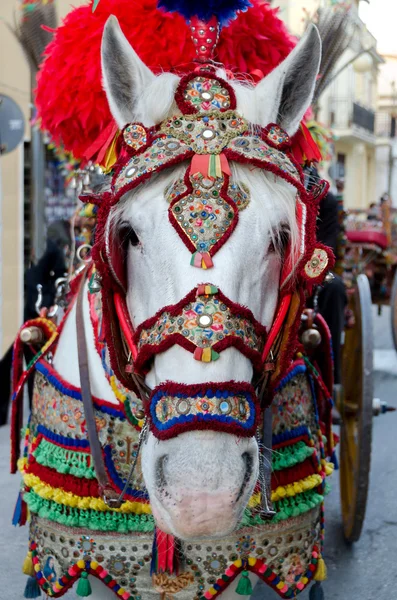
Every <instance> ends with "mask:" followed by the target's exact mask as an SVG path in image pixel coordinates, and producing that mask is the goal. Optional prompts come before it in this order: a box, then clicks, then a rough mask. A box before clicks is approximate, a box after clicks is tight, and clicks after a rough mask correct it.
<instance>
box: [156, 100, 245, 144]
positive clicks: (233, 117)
mask: <svg viewBox="0 0 397 600" xmlns="http://www.w3.org/2000/svg"><path fill="white" fill-rule="evenodd" d="M247 130H248V123H247V121H246V120H245V119H244V118H243V117H241V116H240V115H239V114H238V113H237V112H235V111H233V110H228V111H226V112H223V113H222V112H220V111H211V112H209V113H207V114H205V115H176V116H174V117H172V118H171V119H169V120H168V121H165V122H164V123H163V124H162V125H161V131H162V132H163V133H165V134H166V135H171V136H173V137H175V138H177V139H179V140H181V141H183V142H185V144H186V145H188V146H190V147H191V148H193V151H194V152H195V153H196V154H220V153H221V152H222V150H223V148H226V146H227V145H228V144H229V142H230V141H231V140H233V139H234V138H236V137H239V136H241V135H242V134H243V133H244V132H245V131H247Z"/></svg>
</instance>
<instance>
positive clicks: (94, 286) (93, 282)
mask: <svg viewBox="0 0 397 600" xmlns="http://www.w3.org/2000/svg"><path fill="white" fill-rule="evenodd" d="M101 289H102V278H101V276H100V275H99V273H98V271H94V273H93V274H92V276H91V278H90V281H89V283H88V291H89V292H90V294H96V293H97V292H100V291H101Z"/></svg>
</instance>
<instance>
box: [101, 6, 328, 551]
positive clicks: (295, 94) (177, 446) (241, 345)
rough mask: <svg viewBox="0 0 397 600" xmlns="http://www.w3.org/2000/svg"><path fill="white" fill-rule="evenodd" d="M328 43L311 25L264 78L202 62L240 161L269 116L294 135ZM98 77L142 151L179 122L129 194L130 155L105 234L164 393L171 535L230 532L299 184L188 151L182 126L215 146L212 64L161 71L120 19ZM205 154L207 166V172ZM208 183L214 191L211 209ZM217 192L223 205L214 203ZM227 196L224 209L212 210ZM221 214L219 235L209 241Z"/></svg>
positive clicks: (141, 359)
mask: <svg viewBox="0 0 397 600" xmlns="http://www.w3.org/2000/svg"><path fill="white" fill-rule="evenodd" d="M320 45H321V43H320V38H319V35H318V32H317V29H316V28H315V27H314V26H312V27H311V28H310V29H309V30H308V32H307V33H306V34H305V36H304V37H303V38H302V40H301V41H300V42H299V44H298V45H297V46H296V48H295V49H294V50H293V51H292V52H291V54H290V55H289V56H288V57H287V58H286V60H285V61H284V62H283V63H281V64H280V65H279V66H278V67H277V68H276V69H274V71H273V72H271V73H270V75H268V76H267V77H266V78H264V79H263V80H262V81H261V82H260V83H259V84H258V85H257V86H256V87H254V86H253V85H250V84H249V83H247V82H243V81H239V80H238V79H231V78H230V77H229V75H230V74H228V73H226V72H225V71H224V70H223V69H221V68H212V70H208V71H207V72H208V77H209V81H210V83H209V84H208V86H207V87H208V89H207V91H206V88H205V86H204V87H203V88H202V90H201V94H202V98H201V100H200V101H206V102H209V103H210V104H211V102H212V100H213V98H214V94H215V96H217V98H218V102H220V103H221V106H220V109H224V110H225V111H226V112H224V115H225V117H224V119H225V124H223V122H221V121H222V118H223V117H222V116H219V114H221V113H219V114H218V117H219V118H218V117H217V118H218V121H216V124H215V125H214V127H215V129H216V127H218V126H219V127H221V126H222V127H223V128H224V129H225V130H226V129H228V128H233V127H237V128H240V129H241V132H240V133H241V136H240V137H238V136H237V137H236V136H235V135H234V134H233V135H232V134H231V135H230V136H229V137H228V140H230V143H235V145H236V147H235V148H234V155H235V156H237V153H238V151H240V150H239V148H238V147H237V146H238V144H239V143H240V145H241V146H242V147H244V143H243V142H244V135H245V136H247V135H248V134H253V135H254V134H255V132H256V131H258V130H261V128H265V127H266V126H267V125H268V124H269V123H277V124H278V125H279V126H280V127H281V128H282V130H284V132H286V133H287V134H288V135H289V136H292V135H293V134H294V133H295V132H296V130H297V128H298V126H299V124H300V122H301V120H302V118H303V116H304V114H305V112H306V110H307V109H308V107H309V105H310V102H311V99H312V94H313V90H314V85H315V80H316V76H317V73H318V68H319V61H320V50H321V49H320ZM102 72H103V82H104V88H105V91H106V94H107V98H108V102H109V106H110V108H111V111H112V114H113V116H114V119H115V121H116V122H117V124H118V126H119V128H120V129H121V130H123V131H124V140H126V141H127V143H129V144H130V145H132V146H134V143H135V142H134V140H136V139H139V140H140V143H141V144H142V145H143V147H144V146H145V144H146V143H147V139H146V136H147V135H149V133H147V132H152V133H151V134H150V135H153V136H154V138H155V136H156V135H157V134H153V132H156V131H157V132H158V131H165V134H166V133H167V131H166V130H165V129H164V127H166V126H167V127H169V128H170V129H169V131H172V134H171V135H170V136H169V137H168V138H167V137H163V138H161V140H160V142H159V144H158V145H159V146H160V148H161V149H162V151H163V154H162V153H161V151H159V148H157V150H156V152H157V154H156V160H158V161H161V160H163V161H165V162H167V160H169V163H170V164H169V166H171V165H174V167H173V168H168V169H165V168H164V169H159V170H158V172H156V173H155V174H154V175H152V176H151V178H150V179H149V178H148V180H147V182H145V183H144V184H143V185H140V186H139V187H134V188H131V189H128V185H127V182H128V181H127V180H128V177H132V173H134V169H137V168H138V167H139V164H140V163H139V160H141V159H140V158H139V155H136V156H135V158H134V154H132V155H131V156H132V158H131V161H130V162H129V163H128V165H127V166H126V165H124V167H123V169H121V170H119V173H118V178H119V179H118V180H117V179H116V184H115V185H116V191H117V193H118V201H117V204H115V203H114V204H113V205H112V207H111V209H110V210H109V213H108V219H107V224H106V227H105V228H104V231H106V232H107V234H106V235H108V239H107V242H106V243H109V240H110V239H111V240H112V244H113V247H114V248H115V249H116V250H115V251H116V252H119V253H124V254H123V255H122V257H121V259H120V257H119V258H118V259H117V261H118V265H119V266H120V264H121V265H122V268H123V269H124V272H123V274H122V275H120V274H119V273H118V272H117V269H119V266H118V267H114V271H116V275H118V276H119V280H120V279H122V280H123V281H121V284H122V286H124V289H125V299H126V306H127V307H128V314H129V318H130V321H131V323H132V325H133V328H134V331H135V334H134V340H135V344H136V347H137V353H138V354H137V364H138V363H139V365H140V367H141V369H142V372H143V373H144V376H145V383H146V385H147V386H148V387H149V388H150V389H151V390H153V392H152V394H151V397H150V399H149V401H148V406H147V414H148V416H149V432H148V435H147V438H146V440H145V443H144V444H143V447H142V468H143V475H144V479H145V483H146V486H147V490H148V492H149V496H150V502H151V507H152V510H153V514H154V517H155V520H156V523H157V525H158V526H159V527H160V529H161V530H163V531H165V532H168V533H171V534H173V535H176V536H177V537H179V538H182V539H184V540H190V539H198V538H205V537H224V536H225V535H226V534H228V533H229V532H230V531H232V530H234V529H235V528H236V526H237V524H238V522H239V520H240V519H241V517H242V514H243V512H244V509H245V507H246V505H247V503H248V501H249V498H250V496H251V495H252V493H253V491H254V488H255V485H256V482H257V481H258V470H259V458H258V442H257V439H256V437H255V428H256V425H257V422H258V418H259V414H260V406H259V402H258V399H257V397H256V394H255V389H254V386H253V381H255V378H256V377H257V375H258V374H257V370H258V368H259V369H260V364H259V363H260V357H261V356H262V351H263V347H264V345H265V344H266V339H267V336H268V335H269V331H270V329H271V327H272V324H273V320H274V316H275V311H276V308H277V303H278V299H279V288H280V277H281V273H282V269H283V265H284V262H285V255H284V253H285V251H286V247H287V246H288V252H289V257H290V259H291V256H292V257H293V256H294V253H295V252H298V251H299V248H298V247H299V243H300V237H299V231H298V226H297V220H296V195H297V192H296V188H295V187H294V186H293V185H292V184H291V183H290V182H289V181H287V180H285V179H283V178H281V177H279V176H278V175H277V173H276V172H271V171H270V170H269V171H264V170H262V169H260V168H255V164H254V165H252V164H248V163H249V161H244V160H240V161H238V162H234V161H233V160H230V157H233V152H231V153H230V155H229V159H228V160H226V159H225V160H224V159H223V158H222V153H220V152H219V151H218V150H216V151H214V153H213V154H214V156H215V158H213V159H212V158H208V156H209V155H208V154H207V155H206V154H205V153H202V154H200V153H199V152H197V149H196V150H195V151H194V148H193V151H192V147H193V145H194V144H196V143H197V144H198V143H199V142H198V141H197V139H196V138H194V136H193V137H192V140H193V142H192V143H190V142H189V141H186V135H188V133H186V135H185V137H183V136H182V137H181V135H180V134H178V131H177V130H178V127H181V125H180V123H181V122H182V128H183V127H185V126H186V128H187V132H188V131H189V128H190V127H191V128H192V129H193V128H194V127H196V128H198V129H197V131H198V134H197V137H200V136H201V137H200V140H201V139H202V138H203V139H204V141H205V142H206V136H208V137H207V141H208V142H209V141H210V140H211V136H212V133H211V131H210V130H211V126H210V125H211V123H209V125H208V118H209V117H208V116H207V117H206V116H205V115H212V112H211V110H209V111H208V112H206V111H205V110H204V111H203V112H202V113H200V114H199V117H198V116H197V111H195V110H192V109H191V106H190V105H189V106H190V108H189V106H188V104H189V102H190V100H192V97H193V96H194V94H196V95H197V86H196V87H195V85H196V83H197V81H196V80H195V79H194V78H195V77H196V78H197V77H198V78H200V77H202V81H201V83H203V80H205V78H206V72H205V71H202V70H200V69H199V70H198V71H197V73H196V74H193V75H191V76H189V77H188V78H186V77H185V78H184V80H183V81H182V80H181V79H180V78H179V77H178V76H177V75H175V74H173V73H163V74H161V75H158V76H155V75H154V74H153V73H152V72H151V70H150V69H149V68H148V67H147V66H146V65H145V64H144V63H143V62H142V61H141V59H140V58H139V57H138V55H137V54H136V52H135V51H134V50H133V49H132V47H131V46H130V44H129V43H128V41H127V40H126V38H125V37H124V35H123V33H122V31H121V30H120V28H119V25H118V22H117V20H116V19H115V18H114V17H110V18H109V20H108V22H107V24H106V27H105V30H104V34H103V41H102ZM193 80H194V81H193ZM192 82H193V83H192ZM199 83H200V80H199ZM182 84H183V85H182ZM212 84H214V86H215V90H214V89H213V88H212V87H211V86H212ZM181 85H182V87H181ZM200 85H201V84H200ZM189 86H190V87H189ZM189 89H190V90H191V92H192V95H191V96H190V99H189V98H188V97H187V96H186V94H187V92H186V90H189ZM203 90H204V91H203ZM192 101H194V98H193V100H192ZM222 103H223V105H222ZM190 104H191V103H190ZM181 105H183V106H185V107H187V108H186V111H185V112H186V114H183V111H181ZM209 108H210V109H211V106H209ZM229 108H230V109H231V110H233V111H234V112H233V114H230V111H229V112H227V109H229ZM218 112H219V111H218ZM222 114H223V113H222ZM189 119H190V120H189ZM206 119H207V120H206ZM219 123H220V125H219ZM129 124H132V125H131V127H129ZM134 124H135V125H134ZM206 124H207V125H208V127H207V125H206ZM206 127H207V129H206ZM134 128H135V129H134ZM156 128H157V129H156ZM159 128H160V129H159ZM208 131H209V133H208ZM205 132H207V133H205ZM221 134H222V131H218V130H216V131H215V133H213V135H214V136H219V135H221ZM154 138H153V139H154ZM167 140H171V141H167ZM178 140H179V141H180V140H182V141H183V140H185V141H184V142H183V143H184V144H185V147H186V152H187V153H189V152H190V155H189V156H187V154H186V160H183V157H182V159H181V160H178V161H176V160H174V158H173V155H172V152H176V150H175V148H176V146H177V145H178V143H179V141H178ZM238 140H240V141H238ZM241 140H243V142H241ZM157 143H158V139H157V140H155V142H153V144H152V145H151V148H153V147H154V145H155V144H157ZM181 143H182V142H181ZM253 143H254V142H253ZM167 144H168V149H169V152H170V153H171V155H169V156H167ZM172 144H173V146H172ZM192 144H193V145H192ZM168 154H169V153H168ZM192 154H195V157H193V158H192ZM197 156H199V158H198V159H197ZM203 157H204V158H203ZM135 159H136V162H135V163H134V160H135ZM142 160H143V159H142ZM190 160H191V161H192V164H193V162H194V160H196V161H197V160H198V162H196V163H195V164H197V165H198V166H197V171H196V170H194V169H193V168H190V167H189V165H190V164H191V163H190V162H189V161H190ZM203 160H204V162H205V161H206V162H205V170H207V168H208V173H210V170H211V169H212V176H210V175H209V174H208V175H205V174H204V175H203ZM200 161H201V163H200ZM211 161H213V162H211ZM176 162H178V165H176ZM226 163H227V164H226ZM161 164H162V163H161ZM200 165H201V166H200ZM206 172H207V171H206ZM200 173H201V174H200ZM196 175H197V176H199V178H198V179H197V178H196V179H194V177H195V176H196ZM142 181H143V180H142ZM118 182H119V183H118ZM189 185H192V187H191V189H190V191H189ZM225 186H226V187H225ZM206 189H208V190H209V195H210V196H211V194H212V195H213V196H211V198H210V200H211V201H209V202H208V203H207V202H204V199H205V198H206V192H205V190H206ZM221 190H223V191H224V194H223V198H226V200H222V198H220V200H219V204H216V202H214V198H218V199H219V197H220V196H222V194H220V191H221ZM225 190H226V191H225ZM189 194H190V195H189ZM195 194H196V196H197V197H198V198H199V199H200V202H198V203H197V202H196V196H195ZM180 198H182V199H183V198H184V203H183V201H182V200H180ZM233 198H234V200H233ZM178 199H179V200H178ZM181 202H182V204H181ZM225 202H226V204H225ZM186 203H187V204H189V203H191V204H192V205H191V206H188V207H186ZM217 206H219V211H221V212H220V213H217V214H215V213H216V211H217V210H218V208H217ZM230 207H232V208H231V209H230ZM236 207H237V208H238V210H237V208H236ZM178 211H179V214H180V215H181V219H182V221H183V219H184V218H188V219H187V220H188V223H187V225H183V227H185V229H183V227H182V225H181V220H180V219H179V216H178ZM222 211H223V212H222ZM228 211H229V212H228ZM230 211H231V212H230ZM170 212H171V213H172V214H171V216H170ZM237 213H238V214H237ZM178 219H179V221H178ZM208 219H211V220H212V225H211V227H212V229H208V227H207V224H206V220H208ZM222 219H223V221H222ZM217 220H218V223H220V226H221V225H222V227H223V229H222V231H218V234H219V236H218V237H217V238H215V239H214V240H211V239H210V237H211V234H213V235H215V233H214V231H216V228H215V229H214V228H213V223H214V222H216V221H217ZM237 220H238V223H237ZM189 223H190V224H191V225H192V227H191V228H190V229H189ZM178 227H179V228H180V229H179V230H178ZM208 231H210V233H208ZM178 234H179V235H178ZM104 235H105V234H104ZM200 236H201V237H200ZM200 240H201V242H200ZM198 242H200V243H201V246H200V245H197V244H198ZM211 244H212V246H211ZM209 245H210V246H211V248H212V250H214V251H213V252H212V254H211V253H210V252H209V251H208V248H209ZM193 250H194V252H193V257H192V251H193ZM215 250H216V255H215ZM212 259H213V260H212ZM195 267H203V269H204V270H203V269H200V268H195ZM206 267H207V269H206ZM258 357H259V358H258ZM195 359H196V360H195ZM258 365H259V367H258Z"/></svg>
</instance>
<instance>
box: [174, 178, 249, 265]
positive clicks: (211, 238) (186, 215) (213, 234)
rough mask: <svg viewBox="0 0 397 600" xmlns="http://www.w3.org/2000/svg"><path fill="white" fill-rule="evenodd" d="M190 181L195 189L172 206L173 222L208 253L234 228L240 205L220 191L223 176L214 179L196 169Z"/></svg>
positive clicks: (196, 245) (199, 249)
mask: <svg viewBox="0 0 397 600" xmlns="http://www.w3.org/2000/svg"><path fill="white" fill-rule="evenodd" d="M191 181H192V184H193V192H192V193H191V194H189V195H188V196H184V197H182V198H181V199H180V200H178V199H176V200H174V201H173V203H172V204H171V206H170V212H171V213H172V215H173V219H172V222H173V223H176V225H177V227H178V228H180V230H181V232H183V234H184V235H186V236H187V237H188V239H189V241H190V243H191V244H192V245H193V247H194V249H195V251H196V252H199V253H201V254H204V253H209V252H210V251H211V250H212V249H213V248H214V247H215V245H216V244H219V242H220V241H222V238H223V237H224V236H225V234H227V233H228V232H229V230H230V229H231V228H232V225H233V224H234V220H235V219H236V215H237V207H236V205H235V204H234V203H233V202H232V201H230V200H229V201H228V200H227V199H225V198H224V197H222V195H221V189H222V186H223V177H217V178H215V179H214V178H209V177H206V176H204V175H202V174H201V173H196V174H195V175H192V177H191ZM192 249H193V248H192ZM193 263H194V260H193Z"/></svg>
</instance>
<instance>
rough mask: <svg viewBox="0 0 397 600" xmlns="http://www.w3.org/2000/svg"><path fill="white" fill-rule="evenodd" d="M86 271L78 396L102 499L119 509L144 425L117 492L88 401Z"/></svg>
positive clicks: (79, 322) (79, 319)
mask: <svg viewBox="0 0 397 600" xmlns="http://www.w3.org/2000/svg"><path fill="white" fill-rule="evenodd" d="M88 271H89V268H86V269H85V271H84V273H83V276H82V278H81V284H80V289H79V293H78V296H77V303H76V329H77V354H78V363H79V375H80V388H81V398H82V400H83V406H84V414H85V420H86V426H87V434H88V441H89V443H90V453H91V456H92V460H93V463H94V469H95V474H96V478H97V480H98V484H99V489H100V491H101V494H102V498H103V500H104V502H105V503H106V504H107V505H108V506H109V507H110V508H120V506H121V504H122V503H123V498H124V496H125V493H126V491H127V488H128V486H129V484H130V482H131V479H132V476H133V474H134V471H135V467H136V465H137V462H138V456H139V452H140V449H141V446H142V443H143V441H144V439H145V436H146V424H144V425H143V427H142V429H141V433H140V436H139V444H138V450H137V453H136V455H135V458H134V460H133V461H132V464H131V468H130V471H129V473H128V477H127V479H126V482H125V485H124V488H123V490H122V491H121V493H118V492H117V491H116V490H115V489H114V488H113V486H112V484H111V481H110V478H109V476H108V473H107V470H106V466H105V462H104V460H103V455H102V447H101V443H100V441H99V437H98V431H97V428H96V421H95V413H94V405H93V402H92V394H91V383H90V368H89V364H88V349H87V338H86V335H85V328H84V313H83V300H84V288H85V281H86V278H87V273H88Z"/></svg>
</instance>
